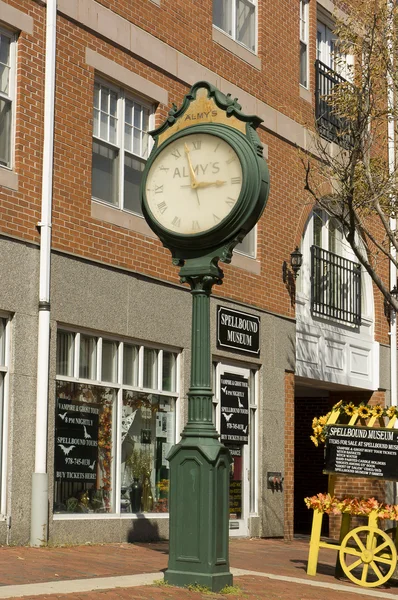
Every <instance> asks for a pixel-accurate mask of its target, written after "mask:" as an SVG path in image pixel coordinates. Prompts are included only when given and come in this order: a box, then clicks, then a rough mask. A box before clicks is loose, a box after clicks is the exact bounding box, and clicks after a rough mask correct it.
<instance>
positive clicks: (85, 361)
mask: <svg viewBox="0 0 398 600" xmlns="http://www.w3.org/2000/svg"><path fill="white" fill-rule="evenodd" d="M79 376H80V377H82V378H83V379H97V339H96V338H94V337H89V336H86V335H81V336H80V365H79Z"/></svg>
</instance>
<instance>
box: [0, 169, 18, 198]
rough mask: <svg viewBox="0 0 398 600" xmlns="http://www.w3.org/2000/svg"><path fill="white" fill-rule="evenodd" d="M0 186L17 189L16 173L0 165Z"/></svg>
mask: <svg viewBox="0 0 398 600" xmlns="http://www.w3.org/2000/svg"><path fill="white" fill-rule="evenodd" d="M0 186H4V187H6V188H9V189H10V190H14V191H15V192H17V191H18V174H17V173H15V171H11V169H7V168H5V167H0Z"/></svg>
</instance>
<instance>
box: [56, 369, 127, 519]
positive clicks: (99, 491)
mask: <svg viewBox="0 0 398 600" xmlns="http://www.w3.org/2000/svg"><path fill="white" fill-rule="evenodd" d="M115 400H116V391H115V390H113V389H111V388H106V387H97V386H94V385H87V384H84V385H81V384H78V383H65V382H61V381H57V383H56V409H55V410H56V412H55V423H56V429H55V452H54V512H57V513H109V512H112V509H113V500H114V494H113V473H114V466H113V455H114V452H113V446H114V432H115V420H114V412H113V411H114V405H115Z"/></svg>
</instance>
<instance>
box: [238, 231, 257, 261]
mask: <svg viewBox="0 0 398 600" xmlns="http://www.w3.org/2000/svg"><path fill="white" fill-rule="evenodd" d="M255 246H256V231H255V229H252V230H251V231H249V233H248V234H247V235H246V237H244V238H243V241H242V242H241V243H240V244H238V245H237V246H236V248H235V250H236V251H237V252H239V253H240V254H246V255H247V256H251V257H253V258H254V257H255V256H256V248H255Z"/></svg>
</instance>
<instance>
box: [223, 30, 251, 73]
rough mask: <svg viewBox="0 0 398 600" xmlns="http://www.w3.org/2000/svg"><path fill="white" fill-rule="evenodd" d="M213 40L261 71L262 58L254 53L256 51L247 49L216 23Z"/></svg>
mask: <svg viewBox="0 0 398 600" xmlns="http://www.w3.org/2000/svg"><path fill="white" fill-rule="evenodd" d="M213 42H215V43H216V44H219V45H220V46H222V47H223V48H225V49H226V50H229V52H232V54H235V55H236V56H238V57H239V58H240V59H242V60H244V61H245V62H247V63H248V64H249V65H251V66H252V67H254V68H255V69H258V70H259V71H261V59H260V58H259V57H258V56H257V55H256V54H254V52H251V51H250V50H248V49H246V48H245V47H244V46H242V44H239V42H235V40H233V39H232V38H231V37H229V35H227V34H226V33H224V32H223V31H221V29H218V28H217V27H215V26H214V25H213Z"/></svg>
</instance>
